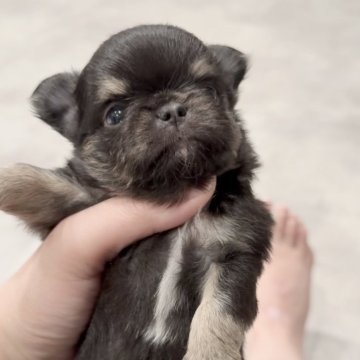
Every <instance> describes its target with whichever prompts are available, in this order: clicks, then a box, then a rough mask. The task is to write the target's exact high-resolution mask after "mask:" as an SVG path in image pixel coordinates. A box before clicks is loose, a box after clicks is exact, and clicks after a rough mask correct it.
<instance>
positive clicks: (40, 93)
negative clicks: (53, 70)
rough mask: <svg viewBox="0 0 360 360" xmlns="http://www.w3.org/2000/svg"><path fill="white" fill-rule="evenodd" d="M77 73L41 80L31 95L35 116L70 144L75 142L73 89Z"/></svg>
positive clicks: (76, 127) (77, 121)
mask: <svg viewBox="0 0 360 360" xmlns="http://www.w3.org/2000/svg"><path fill="white" fill-rule="evenodd" d="M78 79H79V74H77V73H61V74H56V75H54V76H51V77H49V78H47V79H45V80H43V81H42V82H41V83H40V85H39V86H38V87H37V88H36V89H35V91H34V92H33V94H32V95H31V103H32V105H33V107H34V110H35V112H36V115H37V116H38V117H39V118H40V119H41V120H43V121H45V122H46V123H47V124H49V125H50V126H51V127H53V128H54V129H55V130H57V131H58V132H59V133H60V134H62V135H63V136H65V137H66V138H67V139H69V140H70V141H71V142H75V141H76V136H77V130H78V125H79V110H78V105H77V102H76V99H75V89H76V85H77V82H78Z"/></svg>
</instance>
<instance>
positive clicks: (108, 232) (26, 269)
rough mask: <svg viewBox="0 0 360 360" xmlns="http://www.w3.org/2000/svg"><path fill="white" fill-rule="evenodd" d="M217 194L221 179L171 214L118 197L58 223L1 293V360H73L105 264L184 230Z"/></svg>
mask: <svg viewBox="0 0 360 360" xmlns="http://www.w3.org/2000/svg"><path fill="white" fill-rule="evenodd" d="M214 189H215V180H213V181H212V182H211V183H210V184H209V186H208V187H207V189H205V190H204V191H199V190H191V191H189V193H188V194H187V196H186V198H185V200H184V201H183V202H182V203H181V204H178V205H176V206H171V207H166V206H156V205H153V204H150V203H146V202H141V201H135V200H133V199H129V198H113V199H109V200H106V201H104V202H102V203H99V204H97V205H95V206H93V207H91V208H88V209H85V210H83V211H81V212H79V213H77V214H74V215H72V216H70V217H68V218H67V219H65V220H63V221H62V222H61V223H59V224H58V226H57V227H56V228H55V229H54V230H53V231H52V232H51V233H50V234H49V236H48V237H47V238H46V240H45V241H44V242H43V243H42V244H41V246H40V247H39V248H38V250H37V251H36V252H35V253H34V254H33V255H32V256H31V258H30V259H29V260H28V261H27V262H26V263H25V264H24V265H23V266H22V267H21V268H20V269H19V271H18V272H17V273H15V275H14V276H12V277H11V278H10V279H9V280H8V281H6V282H5V283H4V284H3V285H2V286H1V287H0V360H7V359H11V360H25V359H26V360H27V359H31V360H48V359H49V360H50V359H51V360H65V359H66V360H69V359H72V358H73V357H74V356H75V354H76V344H77V343H78V340H79V337H80V335H81V333H82V332H83V331H84V329H85V328H86V325H87V323H88V322H89V319H90V317H91V314H92V311H93V309H94V305H95V302H96V299H97V296H98V293H99V290H100V285H101V278H102V273H103V270H104V267H105V264H106V263H107V262H108V261H109V260H111V259H112V258H113V257H115V256H116V254H118V252H119V251H121V250H122V249H124V248H125V247H126V246H128V245H130V244H132V243H133V242H135V241H137V240H139V239H143V238H145V237H147V236H150V235H153V234H155V233H158V232H162V231H165V230H168V229H171V228H174V227H176V226H179V225H181V224H182V223H184V222H185V221H186V220H188V219H189V218H191V217H192V216H194V215H195V214H196V213H197V212H198V211H199V210H200V209H201V208H202V207H203V206H204V205H205V204H206V203H207V202H208V200H209V199H210V197H211V196H212V194H213V192H214ZM119 311H121V309H119Z"/></svg>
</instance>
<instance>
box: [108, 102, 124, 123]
mask: <svg viewBox="0 0 360 360" xmlns="http://www.w3.org/2000/svg"><path fill="white" fill-rule="evenodd" d="M123 118H124V108H123V107H122V106H121V105H119V104H117V105H114V106H112V107H111V108H110V109H109V111H108V112H107V113H106V117H105V125H108V126H114V125H117V124H119V123H120V122H121V121H122V120H123Z"/></svg>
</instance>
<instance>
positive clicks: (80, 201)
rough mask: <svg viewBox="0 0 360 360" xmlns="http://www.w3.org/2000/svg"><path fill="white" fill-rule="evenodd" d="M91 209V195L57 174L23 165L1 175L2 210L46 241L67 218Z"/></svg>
mask: <svg viewBox="0 0 360 360" xmlns="http://www.w3.org/2000/svg"><path fill="white" fill-rule="evenodd" d="M90 205H91V197H90V195H89V194H88V193H87V192H86V191H85V190H84V189H83V188H82V187H81V186H80V185H79V184H76V183H73V182H71V181H70V180H68V179H67V178H66V177H64V176H62V175H60V174H59V173H57V172H56V171H52V170H45V169H40V168H37V167H34V166H30V165H25V164H19V165H15V166H14V167H12V168H9V169H3V170H1V171H0V210H3V211H5V212H7V213H9V214H12V215H15V216H17V217H18V218H20V219H21V220H23V221H24V222H25V223H26V225H27V226H28V227H29V228H30V229H31V230H32V231H34V232H36V233H38V234H40V235H41V236H42V237H45V236H46V235H47V234H48V233H49V231H50V230H51V229H52V228H53V227H54V226H55V225H56V224H57V223H59V222H60V221H61V220H62V219H63V218H65V217H66V216H69V215H71V214H73V213H75V212H77V211H79V210H81V209H83V208H86V207H88V206H90Z"/></svg>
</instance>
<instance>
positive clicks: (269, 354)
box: [246, 205, 313, 360]
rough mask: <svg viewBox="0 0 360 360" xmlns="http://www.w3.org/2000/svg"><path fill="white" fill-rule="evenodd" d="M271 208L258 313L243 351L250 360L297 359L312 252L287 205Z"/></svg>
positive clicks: (298, 358) (259, 285)
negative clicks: (269, 242)
mask: <svg viewBox="0 0 360 360" xmlns="http://www.w3.org/2000/svg"><path fill="white" fill-rule="evenodd" d="M270 209H271V211H272V214H273V217H274V220H275V225H274V229H273V240H272V244H273V251H272V256H271V261H270V263H268V264H266V266H265V271H264V273H263V275H262V276H261V278H260V280H259V284H258V299H259V314H258V317H257V318H256V320H255V323H254V325H253V327H252V329H251V330H250V331H249V333H248V336H247V347H246V348H247V351H246V352H247V354H248V359H249V360H300V359H302V358H303V341H304V327H305V321H306V317H307V314H308V310H309V292H310V275H311V268H312V263H313V255H312V252H311V249H310V247H309V245H308V243H307V234H306V230H305V227H304V225H303V223H302V222H301V221H300V220H299V219H298V218H297V217H296V216H295V215H293V214H292V213H291V212H290V211H289V210H288V209H287V208H286V207H283V206H279V205H270Z"/></svg>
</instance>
